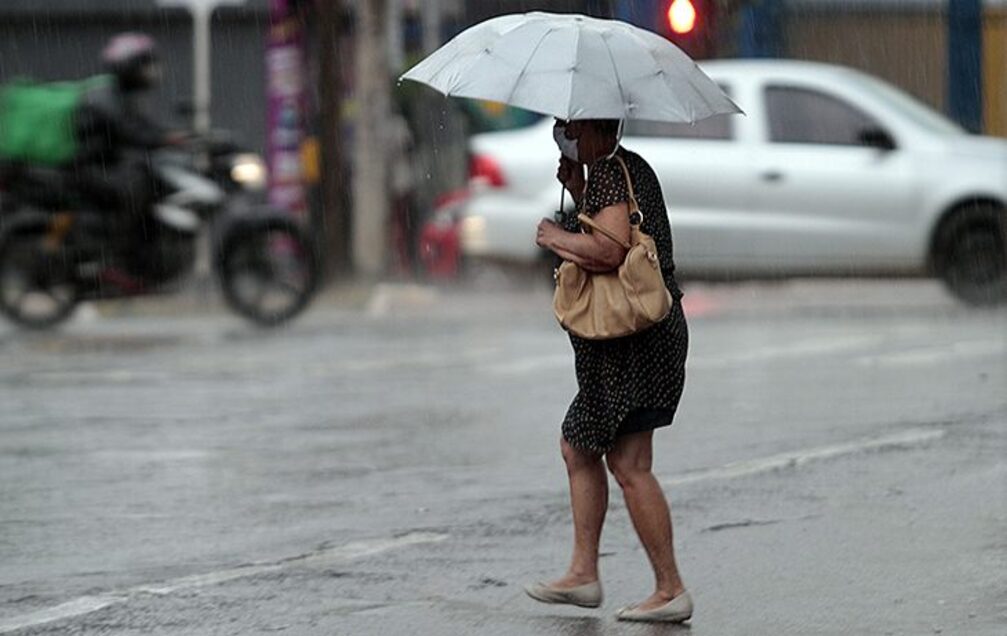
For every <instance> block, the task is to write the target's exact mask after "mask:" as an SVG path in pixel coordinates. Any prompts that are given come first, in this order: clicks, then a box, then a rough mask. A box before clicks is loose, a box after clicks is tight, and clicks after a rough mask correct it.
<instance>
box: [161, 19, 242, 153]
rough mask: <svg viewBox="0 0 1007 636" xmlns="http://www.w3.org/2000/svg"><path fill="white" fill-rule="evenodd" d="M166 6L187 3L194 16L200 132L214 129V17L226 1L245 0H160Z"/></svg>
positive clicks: (196, 114)
mask: <svg viewBox="0 0 1007 636" xmlns="http://www.w3.org/2000/svg"><path fill="white" fill-rule="evenodd" d="M158 4H159V5H160V6H162V7H185V8H186V9H188V10H189V14H190V15H191V16H192V50H193V54H192V62H193V69H192V87H193V91H192V97H193V102H194V103H193V106H194V107H195V112H194V113H193V127H194V128H195V129H196V132H199V133H206V132H208V131H209V130H210V97H211V90H210V89H211V83H210V60H211V58H210V18H211V17H212V16H213V12H214V10H216V8H217V7H219V6H222V5H231V6H235V5H243V4H245V0H158Z"/></svg>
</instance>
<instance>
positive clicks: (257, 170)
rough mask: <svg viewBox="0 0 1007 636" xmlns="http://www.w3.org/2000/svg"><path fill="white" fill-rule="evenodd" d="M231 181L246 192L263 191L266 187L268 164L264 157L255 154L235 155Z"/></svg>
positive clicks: (232, 163)
mask: <svg viewBox="0 0 1007 636" xmlns="http://www.w3.org/2000/svg"><path fill="white" fill-rule="evenodd" d="M231 180H232V181H234V182H235V183H237V184H238V185H240V186H241V187H243V188H245V189H246V190H255V191H258V190H263V189H264V188H265V187H266V164H265V163H264V162H263V161H262V157H260V156H259V155H257V154H254V153H242V154H240V155H234V159H232V160H231Z"/></svg>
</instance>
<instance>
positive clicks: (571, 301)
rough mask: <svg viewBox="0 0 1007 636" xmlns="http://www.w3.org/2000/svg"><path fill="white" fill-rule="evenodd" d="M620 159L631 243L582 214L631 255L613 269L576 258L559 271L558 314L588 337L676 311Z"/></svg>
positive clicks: (642, 325) (616, 333)
mask: <svg viewBox="0 0 1007 636" xmlns="http://www.w3.org/2000/svg"><path fill="white" fill-rule="evenodd" d="M616 160H618V162H619V165H620V166H622V172H623V174H625V175H626V183H627V185H628V186H629V218H630V240H629V242H628V243H626V242H624V241H623V240H622V239H620V238H619V237H618V236H616V235H615V234H614V233H613V232H610V231H608V230H606V229H605V228H604V227H602V226H601V225H599V224H598V223H596V222H595V221H594V219H592V218H591V217H589V216H588V215H586V214H583V213H581V214H579V215H578V216H577V218H578V219H579V220H580V222H581V225H582V226H584V227H585V228H590V229H591V230H592V231H596V232H599V233H601V234H602V235H604V236H607V237H608V238H610V239H612V240H613V241H615V242H616V243H618V244H620V245H622V246H623V247H624V248H626V250H627V251H626V258H625V260H624V261H623V262H622V265H620V266H619V268H618V269H616V270H613V271H611V272H604V273H594V272H588V271H585V270H584V269H581V268H580V267H579V266H577V265H576V264H574V263H572V262H570V261H566V262H564V263H563V264H562V265H560V266H559V268H558V269H557V270H556V293H555V295H554V296H553V310H554V311H555V312H556V318H557V320H559V323H560V324H561V325H563V328H564V329H566V330H567V331H569V332H570V333H572V334H574V335H575V336H580V337H581V338H586V339H588V340H609V339H612V338H622V337H623V336H628V335H631V334H634V333H637V332H640V331H643V330H644V329H646V328H648V327H651V326H653V325H655V324H657V323H659V322H661V321H662V320H664V319H665V317H667V315H668V313H669V312H670V311H671V302H672V301H671V294H670V293H669V292H668V288H667V287H666V286H665V284H664V277H663V276H662V275H661V263H660V261H659V260H658V257H657V247H656V246H655V245H654V239H653V238H651V237H650V236H648V235H647V234H644V233H643V232H642V231H640V225H641V224H642V223H643V213H642V212H640V206H639V205H638V204H637V202H636V194H635V193H634V192H633V181H632V179H631V178H630V176H629V169H627V168H626V163H625V162H624V161H623V160H622V158H621V157H616ZM634 220H635V221H637V222H636V223H635V224H634V223H633V221H634Z"/></svg>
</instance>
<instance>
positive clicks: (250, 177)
mask: <svg viewBox="0 0 1007 636" xmlns="http://www.w3.org/2000/svg"><path fill="white" fill-rule="evenodd" d="M149 174H150V178H151V179H152V180H153V181H152V183H153V185H154V193H155V195H154V204H153V206H152V209H151V210H150V213H149V214H147V215H146V216H145V218H144V223H143V230H144V237H143V242H142V245H141V249H131V250H128V251H129V252H133V253H132V254H126V253H124V252H126V251H127V250H124V249H122V248H120V249H119V250H116V249H115V248H113V247H111V246H113V245H115V244H116V242H115V241H112V240H110V235H111V232H112V231H113V228H112V227H111V223H110V220H109V215H108V214H107V213H104V212H103V211H101V210H97V209H94V207H93V206H90V205H89V204H88V203H87V202H86V200H84V199H83V198H81V197H78V196H75V195H74V193H73V188H72V187H69V186H68V175H67V174H65V173H63V172H61V171H59V170H56V169H51V168H42V167H36V166H24V165H7V166H2V167H0V313H3V314H4V315H5V316H6V317H7V318H9V319H10V320H11V321H13V322H15V323H17V324H19V325H21V326H24V327H28V328H36V329H44V328H48V327H52V326H55V325H57V324H59V323H61V322H63V321H64V320H66V319H67V318H69V317H70V316H71V315H72V314H73V311H74V309H75V308H76V306H77V305H78V304H79V303H80V302H81V301H85V300H103V299H110V298H124V297H136V296H143V295H151V294H157V293H165V292H170V291H171V290H172V289H173V287H175V286H177V284H178V283H179V282H180V281H182V280H184V279H185V278H186V276H187V275H189V274H190V273H191V272H192V271H193V270H194V268H195V263H196V260H197V243H198V238H199V236H200V234H201V232H202V230H203V229H204V228H207V231H208V235H209V238H210V245H211V259H212V263H213V265H214V269H215V271H216V274H217V276H218V277H219V280H220V284H221V288H222V291H223V295H224V299H225V300H226V302H227V304H228V306H229V307H230V308H231V309H232V310H233V311H235V312H236V313H238V314H239V315H241V316H243V317H245V318H247V319H249V320H251V321H252V322H254V323H256V324H258V325H262V326H275V325H279V324H282V323H284V322H286V321H288V320H290V319H291V318H293V317H294V316H296V315H298V314H299V313H300V312H301V311H303V310H304V309H305V308H306V307H307V306H308V304H309V303H310V301H311V299H312V297H313V296H314V293H315V291H316V289H317V287H318V283H319V275H320V267H319V258H318V255H317V253H316V251H315V249H314V246H313V243H312V241H311V240H310V239H309V238H308V236H307V235H306V233H305V231H304V229H303V227H302V226H301V224H300V223H299V222H297V221H296V220H295V219H293V218H291V217H290V216H289V215H288V214H286V213H284V212H282V211H280V210H277V209H275V208H272V207H270V206H268V205H266V204H264V203H260V202H257V200H256V193H257V192H259V191H261V190H262V189H263V188H264V187H265V179H266V169H265V166H264V165H263V163H262V160H261V159H260V158H259V157H258V156H257V155H255V154H252V153H247V152H243V151H242V150H241V148H239V147H238V145H237V144H235V143H234V142H233V141H232V140H231V139H230V138H229V136H228V135H226V134H224V133H217V134H211V135H207V136H204V137H197V136H193V137H192V138H191V139H190V140H189V142H188V143H186V144H185V145H184V146H183V147H181V148H172V149H163V150H158V151H156V152H154V153H152V155H151V160H150V162H149ZM120 243H121V241H120Z"/></svg>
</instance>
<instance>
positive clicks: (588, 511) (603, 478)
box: [549, 439, 608, 589]
mask: <svg viewBox="0 0 1007 636" xmlns="http://www.w3.org/2000/svg"><path fill="white" fill-rule="evenodd" d="M560 446H561V448H562V451H563V460H564V461H565V462H566V472H567V476H568V477H569V478H570V507H571V508H572V509H573V556H572V557H571V559H570V568H569V569H568V570H567V572H566V574H565V575H564V576H563V578H561V579H559V580H557V581H553V582H552V583H550V584H549V585H551V586H552V587H556V588H559V589H565V588H571V587H577V586H579V585H585V584H587V583H592V582H594V581H597V580H598V545H599V543H600V542H601V527H602V525H603V524H604V523H605V512H606V511H607V510H608V475H607V474H606V473H605V464H604V462H602V459H601V457H600V456H598V455H592V454H591V453H586V452H584V451H579V450H577V449H576V448H574V447H572V446H570V444H568V443H567V441H566V440H565V439H564V440H561V441H560Z"/></svg>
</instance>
